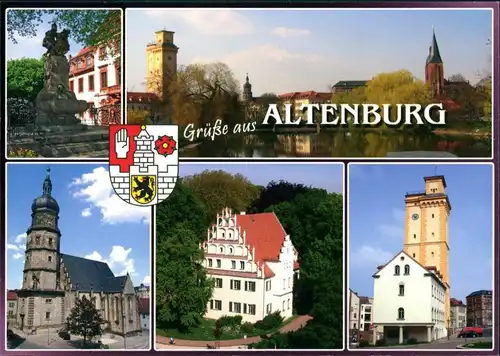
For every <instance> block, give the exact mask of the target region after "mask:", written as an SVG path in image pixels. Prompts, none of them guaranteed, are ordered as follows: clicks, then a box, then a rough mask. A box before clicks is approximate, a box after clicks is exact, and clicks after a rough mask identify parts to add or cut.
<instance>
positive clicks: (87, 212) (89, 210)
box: [82, 208, 92, 218]
mask: <svg viewBox="0 0 500 356" xmlns="http://www.w3.org/2000/svg"><path fill="white" fill-rule="evenodd" d="M91 215H92V208H85V209H83V210H82V216H83V217H84V218H88V217H89V216H91Z"/></svg>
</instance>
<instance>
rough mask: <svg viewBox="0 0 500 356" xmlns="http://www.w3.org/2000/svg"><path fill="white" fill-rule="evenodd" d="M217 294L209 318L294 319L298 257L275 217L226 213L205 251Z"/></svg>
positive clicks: (267, 214)
mask: <svg viewBox="0 0 500 356" xmlns="http://www.w3.org/2000/svg"><path fill="white" fill-rule="evenodd" d="M201 247H202V248H203V250H204V252H205V261H204V266H205V268H206V271H207V274H208V276H209V277H211V278H213V279H214V280H215V288H214V291H213V295H212V298H211V299H210V302H209V305H208V307H207V310H208V311H207V314H206V317H207V318H211V319H218V318H220V317H221V316H224V315H241V316H242V317H243V321H245V322H256V321H258V320H262V319H263V318H264V317H265V316H266V315H268V314H271V313H273V312H276V311H279V312H280V313H281V315H282V316H283V317H284V318H288V317H291V316H292V313H293V312H292V310H293V284H294V280H295V278H296V276H297V272H298V268H299V265H298V256H297V251H296V250H295V248H294V246H293V244H292V241H291V239H290V235H288V234H287V233H286V232H285V230H284V229H283V226H282V225H281V223H280V222H279V220H278V218H277V217H276V215H275V214H274V213H261V214H245V213H239V214H236V213H233V212H232V211H231V210H230V209H229V208H225V209H224V210H223V211H222V213H221V214H219V215H217V218H216V223H215V224H213V225H212V227H211V228H210V229H208V234H207V240H206V241H205V242H204V243H203V244H202V246H201Z"/></svg>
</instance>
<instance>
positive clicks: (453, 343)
mask: <svg viewBox="0 0 500 356" xmlns="http://www.w3.org/2000/svg"><path fill="white" fill-rule="evenodd" d="M488 341H491V337H476V338H469V339H462V338H458V337H457V336H456V335H453V336H450V339H449V340H448V339H447V338H444V339H439V340H435V341H433V342H430V343H423V344H416V345H393V346H383V347H382V346H380V347H374V348H371V347H363V348H362V350H381V349H422V350H425V349H427V350H454V349H456V348H457V346H459V345H464V344H470V343H473V342H488Z"/></svg>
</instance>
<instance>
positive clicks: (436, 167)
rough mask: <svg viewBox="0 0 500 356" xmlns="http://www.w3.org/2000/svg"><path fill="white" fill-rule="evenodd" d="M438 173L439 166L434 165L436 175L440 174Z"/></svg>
mask: <svg viewBox="0 0 500 356" xmlns="http://www.w3.org/2000/svg"><path fill="white" fill-rule="evenodd" d="M437 173H438V166H437V165H436V166H434V175H435V176H437V175H438V174H437Z"/></svg>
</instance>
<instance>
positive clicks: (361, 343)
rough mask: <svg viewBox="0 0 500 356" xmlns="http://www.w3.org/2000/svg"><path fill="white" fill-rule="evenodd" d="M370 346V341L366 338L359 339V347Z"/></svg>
mask: <svg viewBox="0 0 500 356" xmlns="http://www.w3.org/2000/svg"><path fill="white" fill-rule="evenodd" d="M368 346H370V343H369V342H368V340H360V341H359V347H368Z"/></svg>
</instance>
